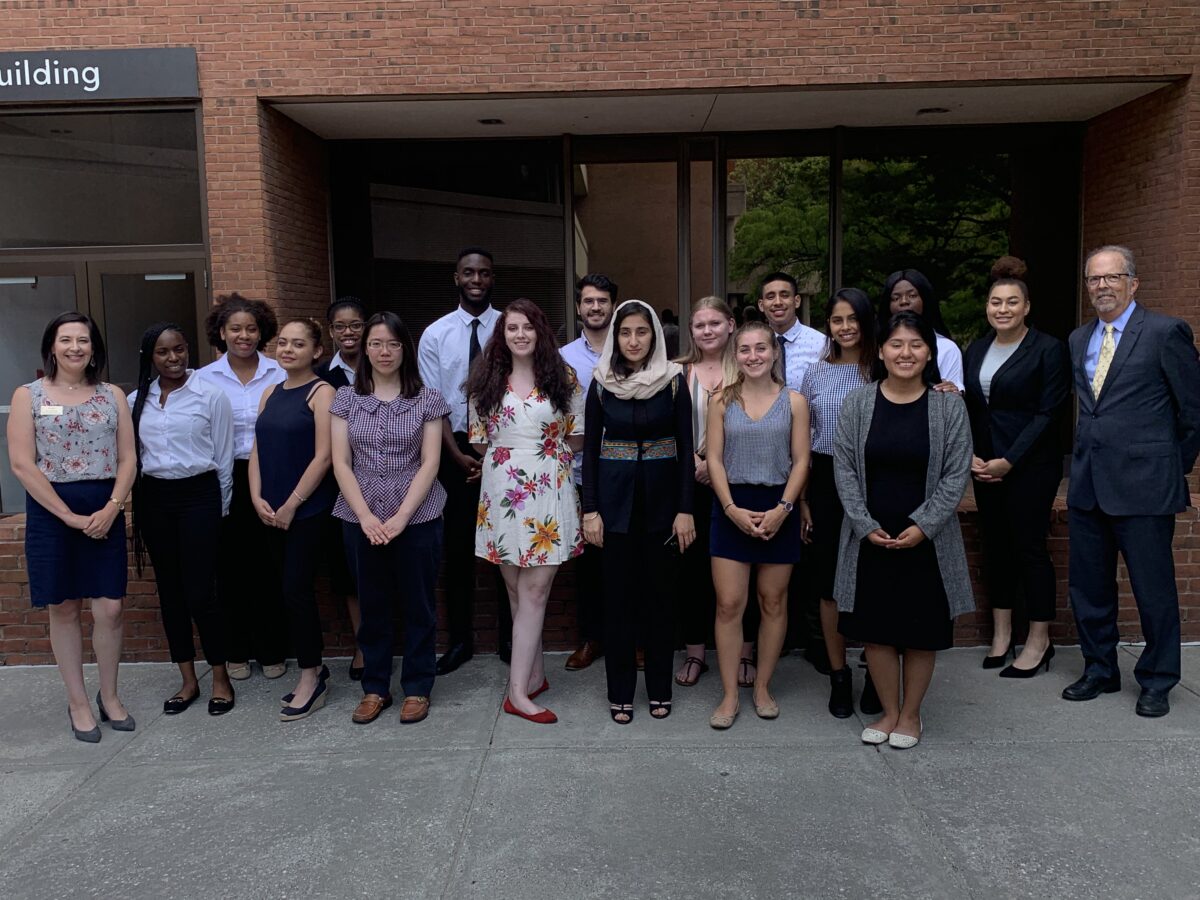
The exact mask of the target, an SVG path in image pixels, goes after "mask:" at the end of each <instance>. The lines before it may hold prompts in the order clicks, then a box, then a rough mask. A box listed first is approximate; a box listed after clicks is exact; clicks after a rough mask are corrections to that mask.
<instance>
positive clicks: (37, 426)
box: [25, 378, 117, 484]
mask: <svg viewBox="0 0 1200 900" xmlns="http://www.w3.org/2000/svg"><path fill="white" fill-rule="evenodd" d="M25 387H27V388H28V389H29V394H30V406H31V407H32V411H33V434H34V442H35V446H36V448H37V465H38V468H39V469H41V470H42V474H43V475H45V476H46V480H47V481H49V482H52V483H59V484H61V483H64V482H68V481H103V480H106V479H109V478H116V477H117V404H116V398H115V397H114V396H113V392H112V388H111V387H109V386H108V385H107V384H97V385H95V386H94V387H93V388H92V390H93V393H92V396H91V397H89V398H88V399H86V400H84V401H83V402H82V403H79V404H76V405H75V406H58V405H56V404H53V403H51V402H50V401H49V400H48V399H47V398H46V389H45V386H44V384H43V382H42V379H40V378H39V379H38V380H37V381H31V382H30V383H29V384H27V385H25Z"/></svg>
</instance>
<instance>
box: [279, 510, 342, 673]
mask: <svg viewBox="0 0 1200 900" xmlns="http://www.w3.org/2000/svg"><path fill="white" fill-rule="evenodd" d="M326 522H327V517H326V514H325V513H324V512H322V513H318V514H317V515H315V516H308V517H307V518H304V519H299V520H294V521H293V522H292V524H291V527H289V528H288V529H287V530H286V531H284V530H283V529H280V528H268V529H267V546H268V548H269V549H270V553H271V561H272V563H274V574H275V577H276V579H278V581H279V583H280V584H281V585H282V591H283V608H284V612H285V613H286V619H287V626H288V633H289V634H290V635H291V638H292V650H293V651H295V653H296V664H297V665H299V666H300V668H302V669H313V668H316V667H317V666H319V665H321V650H322V641H321V617H320V615H318V613H317V591H316V584H315V582H316V578H317V567H318V565H319V563H320V561H321V548H322V545H323V543H324V538H325V535H326V534H327V533H328V525H327V524H326Z"/></svg>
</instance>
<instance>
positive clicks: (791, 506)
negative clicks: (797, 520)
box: [779, 500, 796, 512]
mask: <svg viewBox="0 0 1200 900" xmlns="http://www.w3.org/2000/svg"><path fill="white" fill-rule="evenodd" d="M779 505H780V506H782V507H783V508H784V510H785V511H786V512H791V511H792V510H793V509H795V508H796V506H795V504H794V503H790V502H788V501H787V500H780V501H779Z"/></svg>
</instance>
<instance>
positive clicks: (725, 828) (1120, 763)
mask: <svg viewBox="0 0 1200 900" xmlns="http://www.w3.org/2000/svg"><path fill="white" fill-rule="evenodd" d="M1137 652H1138V648H1124V649H1123V650H1122V652H1121V658H1122V667H1123V668H1124V669H1125V687H1124V690H1123V691H1122V692H1121V693H1119V694H1112V695H1106V696H1103V697H1101V698H1099V699H1097V700H1094V701H1091V702H1089V703H1067V702H1065V701H1063V700H1061V699H1059V696H1058V694H1059V691H1061V690H1062V688H1063V686H1064V685H1066V684H1068V683H1069V682H1070V681H1072V680H1074V678H1075V677H1076V676H1077V674H1078V672H1079V671H1080V662H1079V654H1078V651H1076V650H1071V649H1064V650H1060V652H1059V655H1058V656H1057V657H1056V658H1055V660H1054V664H1053V665H1054V668H1053V669H1052V671H1051V672H1050V673H1049V674H1048V675H1046V674H1043V675H1040V676H1038V677H1037V678H1034V679H1032V680H1029V681H1007V680H1002V679H999V678H997V677H996V674H995V672H985V671H983V670H981V669H980V668H979V662H980V659H981V658H982V656H983V653H984V651H983V650H982V649H980V650H955V651H948V652H946V653H943V654H941V655H940V656H939V661H938V670H937V674H936V676H935V681H934V685H933V688H932V690H931V692H930V696H929V700H928V703H927V711H926V717H925V728H926V736H925V738H924V739H923V740H922V742H921V744H920V746H918V747H917V748H916V749H914V750H910V751H896V750H890V749H889V748H887V747H884V748H882V749H875V748H870V747H866V746H863V745H862V744H861V743H859V740H858V734H859V731H860V730H861V728H862V726H863V722H862V721H861V719H860V718H851V719H848V720H837V719H834V718H832V717H831V716H829V714H828V713H827V712H826V710H825V701H826V697H827V689H826V680H825V679H823V678H822V677H821V676H819V675H818V674H817V673H816V672H814V671H813V669H812V668H811V667H810V666H809V665H807V664H806V663H804V662H803V661H802V660H801V659H800V658H798V657H789V658H786V659H784V660H783V661H782V663H781V665H780V672H779V677H778V680H777V683H776V687H775V689H774V693H775V696H776V697H777V699H778V700H779V703H780V706H781V708H782V716H781V718H780V719H778V720H777V721H775V722H765V721H761V720H759V719H757V718H756V717H755V716H754V713H753V709H752V707H751V706H750V703H749V699H750V698H749V695H748V692H747V695H746V696H745V697H744V698H743V712H742V715H741V717H740V718H739V720H738V722H737V723H736V725H735V726H734V728H733V729H732V730H730V731H728V732H724V733H718V732H714V731H712V730H711V729H710V728H709V727H708V724H707V723H708V716H709V713H710V712H711V711H712V708H713V707H714V706H715V704H716V701H717V696H718V693H719V689H718V683H717V678H716V673H715V666H714V671H713V672H710V673H709V674H707V675H705V676H704V678H703V679H702V680H701V682H700V684H699V685H698V686H697V687H695V688H690V689H689V688H677V689H676V692H675V710H674V713H673V714H672V716H671V717H670V718H669V719H667V720H666V721H663V722H659V721H655V720H652V719H651V717H650V716H649V715H648V713H647V712H646V708H645V704H644V694H642V693H640V692H639V706H638V708H637V712H636V714H635V720H634V722H633V724H632V725H630V726H618V725H615V724H613V723H612V722H611V721H610V720H609V717H608V713H607V704H606V703H605V702H604V697H605V690H604V672H603V664H600V665H597V666H594V667H593V668H592V669H590V670H588V671H586V672H580V673H571V672H565V671H563V669H562V661H563V657H562V656H561V655H552V656H548V657H547V663H548V667H549V674H550V683H551V690H550V691H549V692H548V693H547V694H546V695H545V697H544V698H543V699H544V701H545V702H546V704H547V705H548V706H549V707H550V708H552V709H553V710H554V711H555V712H556V713H558V715H559V717H560V722H559V724H557V725H553V726H537V725H533V724H530V723H526V722H524V721H521V720H518V719H516V718H514V717H512V716H506V715H503V714H501V713H500V712H499V706H500V699H501V697H502V692H503V685H504V680H505V677H506V669H505V667H504V666H503V665H502V664H501V663H500V662H499V661H498V660H497V659H496V658H495V657H487V658H479V659H476V660H474V661H472V662H471V663H470V664H468V665H467V666H465V667H464V668H463V669H461V670H459V672H456V673H455V674H453V675H451V676H448V677H446V678H444V679H440V680H439V682H438V684H437V687H436V688H435V695H434V698H433V700H434V705H433V709H432V712H431V715H430V718H429V719H428V720H427V721H426V722H424V723H421V724H419V725H415V726H403V727H402V726H400V724H399V722H398V721H397V715H398V712H397V708H396V707H393V708H392V709H391V710H389V711H388V712H387V713H385V714H384V716H383V717H381V718H380V719H379V720H378V721H377V722H375V723H374V724H372V725H369V726H357V725H353V724H352V723H351V722H350V712H351V710H352V709H353V707H354V705H355V703H356V702H357V698H358V695H359V687H358V685H356V684H353V683H351V682H350V681H348V680H347V678H346V661H345V660H342V661H340V662H339V663H338V664H337V665H335V666H332V667H331V668H334V676H333V679H332V681H331V682H330V683H331V685H332V697H331V700H330V703H329V705H328V706H327V707H326V708H325V709H323V710H321V711H319V712H318V713H316V714H315V715H314V716H313V717H312V718H310V719H307V720H304V721H300V722H294V723H281V722H279V721H278V720H277V718H276V713H277V711H278V707H279V703H278V702H277V699H278V697H279V695H280V694H282V693H283V692H285V691H286V690H289V689H290V687H291V685H292V683H293V682H292V677H293V672H289V674H288V675H287V676H285V677H284V678H283V679H280V680H279V681H267V680H265V679H264V678H263V677H262V676H261V674H260V673H258V671H257V670H256V674H255V676H254V678H253V680H251V681H248V682H241V683H239V684H238V685H237V691H238V698H237V699H238V703H237V708H236V709H235V710H234V712H233V713H231V714H229V715H228V716H225V717H224V718H215V719H214V718H210V717H209V716H208V715H207V714H206V713H205V710H204V705H203V703H202V702H200V703H197V704H196V705H194V706H193V707H192V708H191V709H190V710H188V711H187V712H186V713H184V714H182V715H180V716H175V717H167V716H163V715H162V713H161V706H162V701H163V699H164V698H165V697H167V696H169V695H170V693H171V692H172V691H173V690H174V689H175V688H176V687H177V685H178V679H177V675H176V673H175V670H174V667H173V666H170V665H166V664H140V665H128V666H125V667H123V668H122V685H123V689H122V697H123V699H124V700H125V703H126V705H127V706H128V707H129V709H130V711H131V712H132V713H133V714H134V715H135V716H136V717H137V720H138V729H137V731H136V732H135V733H133V734H119V733H115V732H113V731H111V730H110V729H108V728H107V727H105V728H104V738H103V740H102V741H101V743H100V744H98V745H85V744H82V743H80V742H78V741H75V740H73V739H72V738H71V735H70V732H69V730H68V727H67V717H66V711H65V702H64V699H63V692H62V685H61V683H60V681H59V678H58V675H57V673H56V671H55V670H54V669H51V668H41V669H32V668H15V669H7V670H5V669H0V796H2V797H3V803H0V847H3V852H2V854H0V897H3V898H6V900H16V898H27V897H28V898H43V897H44V898H66V897H71V898H74V897H106V898H114V897H123V898H124V897H131V898H141V897H147V898H168V897H197V898H199V897H214V896H216V897H221V896H238V897H244V898H276V897H417V898H440V897H447V898H452V897H482V898H487V900H501V898H513V900H533V898H586V897H620V898H641V897H681V898H709V897H712V898H727V897H756V898H757V897H762V898H776V897H819V898H825V897H849V898H856V897H864V898H865V897H871V898H882V897H897V898H899V897H904V898H911V897H939V898H941V897H945V898H968V897H971V898H974V897H978V898H984V897H989V898H990V897H1005V898H1008V897H1038V898H1067V897H1071V898H1074V897H1079V898H1097V897H1105V898H1108V897H1122V898H1123V897H1129V898H1134V897H1155V898H1163V897H1171V898H1176V897H1178V898H1185V897H1197V896H1200V748H1198V745H1197V744H1198V739H1200V696H1198V695H1200V648H1187V649H1185V651H1184V670H1185V677H1184V683H1183V684H1182V685H1181V686H1180V687H1179V688H1178V689H1176V690H1175V691H1174V692H1173V693H1172V705H1173V709H1172V712H1171V715H1169V716H1168V717H1166V718H1165V719H1158V720H1147V719H1141V718H1138V717H1137V716H1135V715H1134V712H1133V706H1134V702H1135V701H1136V698H1137V687H1136V684H1135V682H1134V680H1133V664H1134V661H1135V659H1136V653H1137ZM710 662H715V660H710ZM88 679H89V685H91V687H92V689H93V690H94V689H95V685H96V679H95V672H94V670H92V671H89V673H88ZM855 679H856V684H855V688H856V696H857V693H858V691H859V690H861V687H862V673H861V670H856V673H855ZM397 688H398V684H397ZM208 689H209V685H208V681H207V678H205V679H204V681H202V692H203V697H204V698H205V699H206V698H207V696H208Z"/></svg>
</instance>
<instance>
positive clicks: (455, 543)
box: [359, 431, 512, 646]
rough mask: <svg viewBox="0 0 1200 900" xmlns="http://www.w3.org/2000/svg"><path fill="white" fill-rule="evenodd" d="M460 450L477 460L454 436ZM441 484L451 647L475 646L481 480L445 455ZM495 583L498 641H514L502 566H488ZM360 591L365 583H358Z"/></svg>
mask: <svg viewBox="0 0 1200 900" xmlns="http://www.w3.org/2000/svg"><path fill="white" fill-rule="evenodd" d="M454 440H455V443H457V444H458V449H459V450H461V451H462V452H463V453H466V454H467V455H468V456H472V457H475V458H478V454H476V453H475V451H474V450H473V449H472V448H471V445H470V443H469V442H468V441H467V436H466V435H465V434H463V433H461V432H457V431H456V432H455V433H454ZM438 481H440V482H441V483H442V487H444V488H445V489H446V506H445V509H444V510H443V512H442V516H443V518H444V519H445V523H446V525H445V548H446V618H447V624H448V625H449V627H450V642H451V643H452V644H466V645H468V646H471V645H473V644H474V643H475V634H474V620H475V515H476V513H477V512H478V510H479V489H480V483H479V482H478V481H475V482H472V483H471V484H468V483H467V480H466V476H465V475H464V473H463V470H462V469H460V468H459V467H458V466H457V465H455V463H454V460H452V459H450V458H449V457H448V456H447V455H446V454H442V463H441V468H440V469H439V470H438ZM488 568H489V569H491V570H492V577H493V578H494V579H495V580H496V628H497V634H498V635H499V640H501V641H511V640H512V611H511V610H510V609H509V608H508V589H507V588H506V587H505V586H504V577H503V576H502V575H501V574H500V567H499V566H488ZM359 584H360V588H359V590H360V591H361V590H362V588H361V584H362V580H361V579H360V580H359Z"/></svg>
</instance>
